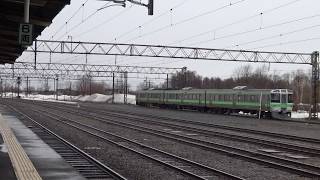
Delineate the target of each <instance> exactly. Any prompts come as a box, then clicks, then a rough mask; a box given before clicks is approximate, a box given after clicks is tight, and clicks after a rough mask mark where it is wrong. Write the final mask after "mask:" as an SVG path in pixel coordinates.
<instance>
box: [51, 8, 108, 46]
mask: <svg viewBox="0 0 320 180" xmlns="http://www.w3.org/2000/svg"><path fill="white" fill-rule="evenodd" d="M109 3H111V2H107V3H106V4H104V5H103V6H102V7H104V6H106V5H108V4H109ZM101 10H102V9H101V8H99V9H97V10H96V11H94V12H93V13H91V14H90V15H88V16H87V17H86V18H85V19H83V20H82V21H81V22H80V23H78V24H76V25H74V26H73V27H72V28H70V29H69V30H67V31H66V32H65V33H64V34H63V35H62V36H60V37H59V38H57V39H58V40H59V39H61V38H63V37H64V36H65V35H67V34H69V33H70V32H71V31H73V30H74V29H76V28H77V27H79V26H80V25H82V24H83V23H85V22H86V21H88V20H89V19H90V18H92V17H93V16H94V15H96V14H97V13H98V12H100V11H101Z"/></svg>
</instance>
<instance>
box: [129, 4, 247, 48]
mask: <svg viewBox="0 0 320 180" xmlns="http://www.w3.org/2000/svg"><path fill="white" fill-rule="evenodd" d="M244 1H246V0H239V1H236V2H234V3H231V2H230V4H227V5H224V6H222V7H219V8H216V9H213V10H210V11H207V12H204V13H201V14H198V15H195V16H192V17H189V18H186V19H183V20H181V21H178V22H176V23H173V24H169V25H165V26H162V27H160V28H158V29H156V30H153V31H150V32H147V33H145V34H142V35H140V36H136V37H134V38H131V39H129V40H127V41H126V42H129V41H133V40H136V39H139V38H141V37H144V36H148V35H151V34H154V33H157V32H160V31H163V30H165V29H167V28H170V27H173V26H178V25H181V24H184V23H186V22H189V21H193V20H195V19H197V18H200V17H202V16H206V15H209V14H212V13H215V12H218V11H220V10H223V9H225V8H228V7H231V6H234V5H236V4H240V3H242V2H244Z"/></svg>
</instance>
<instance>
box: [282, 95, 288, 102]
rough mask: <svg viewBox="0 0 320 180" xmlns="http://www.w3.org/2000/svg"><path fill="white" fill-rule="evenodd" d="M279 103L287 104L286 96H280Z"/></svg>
mask: <svg viewBox="0 0 320 180" xmlns="http://www.w3.org/2000/svg"><path fill="white" fill-rule="evenodd" d="M281 103H287V95H286V94H281Z"/></svg>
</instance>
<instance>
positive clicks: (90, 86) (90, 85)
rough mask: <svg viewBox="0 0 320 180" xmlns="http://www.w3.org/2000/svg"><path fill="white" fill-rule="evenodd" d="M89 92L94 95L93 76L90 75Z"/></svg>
mask: <svg viewBox="0 0 320 180" xmlns="http://www.w3.org/2000/svg"><path fill="white" fill-rule="evenodd" d="M89 93H90V95H92V77H91V76H89Z"/></svg>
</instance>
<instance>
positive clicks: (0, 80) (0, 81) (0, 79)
mask: <svg viewBox="0 0 320 180" xmlns="http://www.w3.org/2000/svg"><path fill="white" fill-rule="evenodd" d="M0 85H1V98H2V97H3V86H2V78H0Z"/></svg>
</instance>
